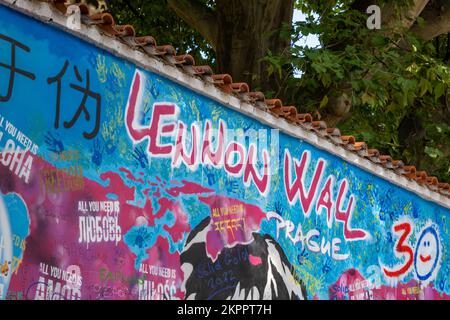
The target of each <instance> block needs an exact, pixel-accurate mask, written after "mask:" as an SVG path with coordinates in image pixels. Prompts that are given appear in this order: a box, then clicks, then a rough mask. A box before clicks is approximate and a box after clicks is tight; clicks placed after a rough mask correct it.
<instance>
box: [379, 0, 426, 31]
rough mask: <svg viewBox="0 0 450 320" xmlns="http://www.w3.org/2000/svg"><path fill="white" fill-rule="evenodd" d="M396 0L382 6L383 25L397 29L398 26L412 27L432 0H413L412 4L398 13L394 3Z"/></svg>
mask: <svg viewBox="0 0 450 320" xmlns="http://www.w3.org/2000/svg"><path fill="white" fill-rule="evenodd" d="M395 2H396V0H394V1H391V2H389V3H387V4H386V5H385V6H384V7H383V8H382V24H383V27H387V28H389V29H394V30H396V29H397V28H405V29H410V28H411V27H412V26H413V24H414V22H416V20H417V18H418V17H419V16H420V14H421V13H422V12H423V11H424V9H425V7H426V6H427V4H428V3H429V2H430V0H413V1H412V3H411V5H410V6H409V7H408V8H407V9H406V10H402V11H401V12H400V14H398V12H397V10H396V8H395V5H394V3H395Z"/></svg>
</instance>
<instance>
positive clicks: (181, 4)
mask: <svg viewBox="0 0 450 320" xmlns="http://www.w3.org/2000/svg"><path fill="white" fill-rule="evenodd" d="M167 3H168V4H169V6H170V8H172V10H173V11H175V13H176V14H177V15H178V16H179V17H180V18H181V19H183V20H184V21H185V22H186V23H187V24H188V25H190V26H191V27H192V28H194V29H196V30H197V31H198V32H199V33H200V34H201V35H202V36H203V37H204V38H205V39H206V40H207V41H208V42H209V44H211V46H212V47H213V48H215V47H216V46H217V41H218V33H219V27H218V24H217V14H216V12H214V11H213V10H212V9H210V8H208V7H207V6H206V5H204V4H202V3H200V2H198V1H197V0H167Z"/></svg>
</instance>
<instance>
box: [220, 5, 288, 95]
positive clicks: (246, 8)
mask: <svg viewBox="0 0 450 320" xmlns="http://www.w3.org/2000/svg"><path fill="white" fill-rule="evenodd" d="M293 5H294V1H293V0H246V1H242V0H219V1H217V17H218V19H217V22H218V26H219V28H218V29H219V34H218V41H217V44H216V46H215V50H216V53H217V67H218V70H219V71H220V72H225V73H229V74H231V75H232V76H233V80H234V81H235V82H247V83H248V84H250V86H251V88H252V89H258V90H262V91H264V92H275V94H277V93H279V90H280V87H281V86H282V84H281V81H282V79H280V77H279V75H278V74H277V73H275V74H272V75H271V76H269V75H268V72H267V68H268V63H267V62H264V61H262V59H263V58H264V57H265V56H266V55H267V54H268V53H269V52H272V53H273V54H274V55H281V54H283V52H284V51H285V50H287V49H288V48H289V47H290V39H289V38H288V39H286V38H283V37H281V36H280V31H281V29H282V28H283V24H287V25H290V24H291V23H292V17H293V11H294V8H293Z"/></svg>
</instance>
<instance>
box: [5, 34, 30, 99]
mask: <svg viewBox="0 0 450 320" xmlns="http://www.w3.org/2000/svg"><path fill="white" fill-rule="evenodd" d="M0 40H1V41H6V42H9V43H10V44H11V61H10V64H6V63H2V62H0V68H4V69H7V70H9V82H8V89H7V91H6V95H5V96H3V95H2V94H1V93H0V102H7V101H9V99H11V95H12V92H13V89H14V80H15V77H16V73H17V74H20V75H22V76H24V77H27V78H29V79H31V80H35V79H36V77H35V75H34V74H32V73H30V72H27V71H25V70H22V69H19V68H17V67H16V49H17V48H19V49H22V50H23V51H25V52H30V48H28V47H27V46H26V45H24V44H23V43H20V42H19V41H17V40H14V39H11V38H9V37H7V36H5V35H3V34H0Z"/></svg>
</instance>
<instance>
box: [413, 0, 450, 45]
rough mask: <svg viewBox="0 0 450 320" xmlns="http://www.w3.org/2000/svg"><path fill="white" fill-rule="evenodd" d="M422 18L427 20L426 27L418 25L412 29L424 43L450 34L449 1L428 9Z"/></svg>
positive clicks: (438, 3)
mask: <svg viewBox="0 0 450 320" xmlns="http://www.w3.org/2000/svg"><path fill="white" fill-rule="evenodd" d="M421 18H423V19H424V20H425V22H426V24H425V26H423V27H421V26H419V25H418V24H416V25H415V26H414V27H412V28H411V31H412V32H413V33H414V34H415V35H416V36H418V37H419V38H421V39H423V40H424V41H429V40H432V39H434V38H436V37H437V36H440V35H441V34H445V33H449V32H450V3H449V2H448V1H439V2H437V5H434V6H429V7H427V8H426V10H425V11H424V12H423V14H422V15H421Z"/></svg>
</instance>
